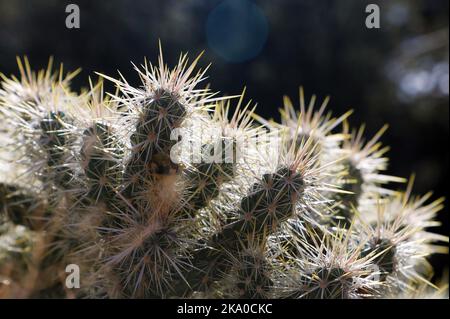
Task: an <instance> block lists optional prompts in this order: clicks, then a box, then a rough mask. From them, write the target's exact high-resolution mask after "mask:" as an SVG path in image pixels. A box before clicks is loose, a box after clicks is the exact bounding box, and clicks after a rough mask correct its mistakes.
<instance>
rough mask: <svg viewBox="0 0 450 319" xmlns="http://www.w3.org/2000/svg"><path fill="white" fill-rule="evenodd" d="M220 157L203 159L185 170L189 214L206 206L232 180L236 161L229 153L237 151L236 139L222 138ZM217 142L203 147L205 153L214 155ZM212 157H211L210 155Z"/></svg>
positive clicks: (185, 209)
mask: <svg viewBox="0 0 450 319" xmlns="http://www.w3.org/2000/svg"><path fill="white" fill-rule="evenodd" d="M218 143H219V144H220V145H219V147H218V149H219V150H220V154H219V155H220V157H218V156H214V158H212V159H211V161H202V162H201V163H196V164H193V165H192V166H191V167H189V168H188V169H186V170H185V174H184V179H185V181H186V197H187V199H186V205H185V207H183V210H184V211H186V212H187V214H188V215H189V216H191V217H192V216H194V214H195V212H196V211H197V210H199V209H201V208H203V207H205V206H206V205H207V204H208V203H209V202H210V201H211V200H212V199H214V198H216V197H217V196H218V195H219V189H220V187H221V185H222V184H223V183H225V182H228V181H230V180H231V179H232V178H233V177H234V174H235V168H236V162H235V161H233V158H234V157H232V158H231V159H230V158H229V157H230V155H229V153H231V154H233V153H235V148H236V143H235V141H234V139H227V138H224V137H223V138H220V140H219V141H218ZM215 146H216V145H215V143H211V144H205V145H203V147H202V150H203V153H205V152H206V154H208V155H210V156H213V152H214V151H215V149H216V147H215ZM208 158H210V157H208Z"/></svg>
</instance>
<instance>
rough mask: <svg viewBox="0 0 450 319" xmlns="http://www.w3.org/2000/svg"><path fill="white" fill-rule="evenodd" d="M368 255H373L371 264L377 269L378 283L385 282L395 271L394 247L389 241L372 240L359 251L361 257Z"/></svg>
mask: <svg viewBox="0 0 450 319" xmlns="http://www.w3.org/2000/svg"><path fill="white" fill-rule="evenodd" d="M370 254H374V258H373V263H374V264H375V265H376V266H378V268H379V273H380V281H385V280H386V278H387V276H389V275H390V274H392V273H393V272H394V271H395V263H396V247H395V245H394V244H393V243H392V242H391V241H390V240H389V239H385V238H372V239H371V240H369V241H368V242H367V243H366V245H365V246H364V249H363V250H362V251H361V256H362V257H365V256H367V255H370Z"/></svg>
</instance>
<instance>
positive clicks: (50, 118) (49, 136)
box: [39, 111, 73, 188]
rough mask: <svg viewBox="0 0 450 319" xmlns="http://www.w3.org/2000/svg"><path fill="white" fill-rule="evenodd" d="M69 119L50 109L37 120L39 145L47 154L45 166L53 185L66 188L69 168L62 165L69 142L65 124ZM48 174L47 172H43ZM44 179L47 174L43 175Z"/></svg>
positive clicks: (69, 176) (61, 113)
mask: <svg viewBox="0 0 450 319" xmlns="http://www.w3.org/2000/svg"><path fill="white" fill-rule="evenodd" d="M68 121H70V120H69V119H68V117H67V115H66V114H65V113H64V112H62V111H51V112H49V113H48V114H46V115H45V116H44V117H43V118H42V119H41V120H40V122H39V128H40V130H41V133H40V136H39V145H40V146H41V147H42V148H43V150H44V151H45V153H46V155H47V166H48V168H49V169H51V170H52V173H53V174H52V177H53V178H54V182H55V185H56V186H58V187H62V188H68V187H69V184H70V181H71V180H72V175H73V174H72V172H71V170H70V168H68V167H65V166H64V156H65V154H66V151H67V147H68V143H69V135H68V131H67V129H66V126H65V125H66V124H67V123H68ZM44 173H45V174H48V172H44ZM44 178H45V179H46V178H47V176H45V175H44Z"/></svg>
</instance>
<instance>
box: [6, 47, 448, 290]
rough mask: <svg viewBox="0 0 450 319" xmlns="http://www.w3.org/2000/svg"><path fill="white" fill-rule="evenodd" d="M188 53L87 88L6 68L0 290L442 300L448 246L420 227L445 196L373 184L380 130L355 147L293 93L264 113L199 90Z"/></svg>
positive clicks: (338, 121)
mask: <svg viewBox="0 0 450 319" xmlns="http://www.w3.org/2000/svg"><path fill="white" fill-rule="evenodd" d="M199 58H200V56H199V57H198V58H197V59H195V60H194V61H193V62H192V63H189V62H188V57H187V55H184V54H182V55H181V56H180V58H179V61H178V63H177V64H176V65H175V67H174V68H172V69H171V68H169V67H168V66H167V65H166V64H165V62H164V61H163V57H162V53H160V57H159V61H158V63H157V65H152V64H151V63H149V62H147V61H145V63H144V64H143V65H141V66H134V67H135V70H136V72H137V73H138V75H139V77H140V80H141V85H140V86H139V87H133V86H131V85H130V84H129V83H128V82H127V80H126V79H125V78H124V77H123V76H120V77H119V78H113V77H110V76H106V75H100V80H99V81H98V82H97V83H96V82H93V81H92V80H89V86H88V89H85V90H83V91H82V92H81V93H75V92H73V91H71V89H70V81H71V79H72V78H73V77H74V76H75V75H76V73H77V72H72V73H67V74H66V73H65V72H64V70H63V69H62V67H61V68H60V69H59V70H58V71H57V72H55V71H53V68H52V63H51V62H50V64H49V66H48V68H47V69H45V70H41V71H39V72H34V71H32V70H31V68H30V65H29V62H28V60H27V59H26V58H24V59H23V60H20V59H19V60H18V64H19V69H20V77H14V76H13V77H8V76H5V75H2V77H1V87H0V121H1V122H0V123H1V130H2V131H1V132H0V134H1V135H0V147H1V152H0V155H1V156H0V297H9V298H27V297H33V298H177V297H178V298H395V297H399V298H403V297H422V296H425V293H426V294H428V295H433V296H443V295H445V294H447V292H446V291H445V290H438V289H437V288H436V287H435V286H434V285H433V284H431V283H430V282H429V279H430V278H431V275H432V268H431V266H430V265H429V264H428V262H427V257H428V256H430V255H431V254H433V253H445V252H446V247H445V245H443V244H442V242H446V241H447V238H446V237H444V236H440V235H437V234H434V233H432V232H430V231H429V228H430V227H433V226H436V225H438V223H437V222H436V221H435V217H436V213H437V212H438V211H439V210H440V209H441V208H442V201H443V200H442V199H438V200H436V201H433V202H429V198H430V194H427V195H425V196H423V197H417V198H416V197H413V196H412V195H411V188H412V179H411V180H410V182H409V184H408V186H407V188H406V190H405V191H394V190H392V189H391V188H389V187H388V183H398V184H397V185H400V183H403V182H405V181H406V180H405V179H403V178H398V177H394V176H389V175H385V174H384V173H383V172H384V171H385V170H386V169H387V165H388V158H387V157H385V153H386V151H387V148H386V147H383V146H382V145H381V143H380V141H379V139H380V137H381V135H382V134H383V132H384V131H385V129H386V127H383V128H382V129H381V130H380V131H379V132H378V133H377V134H376V135H375V136H374V137H372V138H370V139H369V140H367V141H366V140H365V139H364V136H363V135H364V128H363V127H362V128H361V129H358V130H355V131H351V130H350V129H349V125H348V122H347V118H348V117H349V116H350V115H351V113H352V112H351V111H349V112H347V113H346V114H343V115H341V116H337V117H334V116H333V115H332V114H331V113H330V112H327V110H326V108H327V104H328V101H329V99H328V98H326V99H325V100H323V102H322V103H321V104H320V105H318V106H317V103H316V102H317V101H316V100H317V99H316V97H315V96H313V97H312V98H311V99H310V100H309V101H307V99H306V98H305V94H304V91H303V89H302V88H301V89H300V92H299V93H300V94H299V107H295V106H294V104H296V103H295V102H292V101H291V100H290V99H289V98H288V97H285V98H284V108H283V109H281V110H280V112H281V123H276V122H274V121H269V120H265V119H263V118H261V117H259V116H257V115H256V114H255V107H254V106H253V105H252V103H251V101H249V102H245V97H244V92H243V93H242V94H240V95H237V96H229V97H227V96H220V95H218V94H217V93H215V92H213V91H211V90H210V89H209V87H208V86H204V87H202V84H203V81H204V79H205V72H206V70H198V71H196V64H197V61H198V59H199ZM102 79H106V80H107V81H111V82H112V83H113V84H114V85H115V86H116V87H117V90H116V92H115V93H108V94H105V93H104V91H103V82H102ZM395 187H396V188H397V187H398V186H395ZM440 243H441V244H440ZM67 265H76V266H77V267H79V270H80V272H79V274H80V278H79V280H80V283H79V288H78V289H69V288H70V287H67V285H66V277H67V273H66V272H65V270H66V267H67ZM435 288H436V290H433V289H435Z"/></svg>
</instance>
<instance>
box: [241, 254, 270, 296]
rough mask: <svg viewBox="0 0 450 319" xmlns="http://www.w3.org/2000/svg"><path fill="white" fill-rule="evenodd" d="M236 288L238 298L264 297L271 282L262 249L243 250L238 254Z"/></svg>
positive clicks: (268, 290)
mask: <svg viewBox="0 0 450 319" xmlns="http://www.w3.org/2000/svg"><path fill="white" fill-rule="evenodd" d="M238 259H239V267H238V269H237V273H236V277H237V284H236V285H237V290H238V294H239V298H244V299H266V298H268V294H269V292H270V290H271V286H272V284H273V282H272V279H271V278H270V269H269V263H268V262H267V260H266V258H265V255H264V251H261V252H256V253H255V252H248V251H243V252H241V253H240V254H239V255H238Z"/></svg>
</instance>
